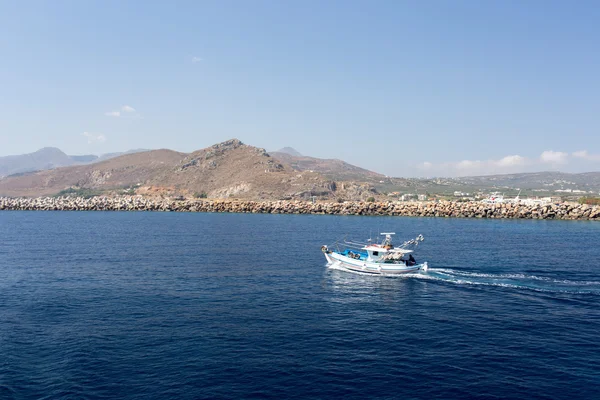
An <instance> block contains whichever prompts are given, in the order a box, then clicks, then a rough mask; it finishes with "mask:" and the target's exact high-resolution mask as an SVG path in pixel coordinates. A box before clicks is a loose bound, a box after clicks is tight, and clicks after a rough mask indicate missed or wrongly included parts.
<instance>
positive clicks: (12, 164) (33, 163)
mask: <svg viewBox="0 0 600 400" xmlns="http://www.w3.org/2000/svg"><path fill="white" fill-rule="evenodd" d="M74 163H75V161H74V160H73V159H71V158H70V157H69V156H68V155H66V154H65V153H63V152H62V151H61V150H59V149H57V148H55V147H44V148H43V149H40V150H38V151H36V152H34V153H29V154H22V155H18V156H6V157H0V177H2V176H7V175H12V174H19V173H24V172H31V171H38V170H44V169H50V168H57V167H65V166H69V165H73V164H74Z"/></svg>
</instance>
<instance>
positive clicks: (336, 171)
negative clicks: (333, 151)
mask: <svg viewBox="0 0 600 400" xmlns="http://www.w3.org/2000/svg"><path fill="white" fill-rule="evenodd" d="M270 154H271V156H273V157H274V158H275V159H277V160H279V162H280V163H281V164H283V165H286V166H288V167H290V168H291V169H293V170H295V171H314V172H318V173H320V174H322V175H323V176H325V177H327V178H329V179H332V180H336V181H358V182H373V183H374V182H379V181H380V180H381V179H383V178H385V176H384V175H382V174H379V173H377V172H373V171H369V170H367V169H364V168H360V167H357V166H355V165H352V164H348V163H347V162H345V161H342V160H336V159H323V158H315V157H307V156H303V155H300V153H298V152H297V151H296V150H294V149H291V148H283V149H281V150H280V151H274V152H271V153H270ZM296 154H298V155H296Z"/></svg>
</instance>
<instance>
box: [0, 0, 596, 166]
mask: <svg viewBox="0 0 600 400" xmlns="http://www.w3.org/2000/svg"><path fill="white" fill-rule="evenodd" d="M598 20H600V5H599V4H598V3H596V2H593V1H581V2H578V3H577V4H570V3H566V2H558V1H541V0H533V1H530V2H527V3H518V2H485V3H481V2H476V1H473V0H471V1H453V2H429V3H423V2H416V1H407V2H397V1H378V2H372V3H368V2H353V1H339V2H336V1H329V2H317V1H306V2H294V3H292V2H285V3H280V2H275V1H257V2H228V1H225V2H222V1H221V2H216V1H207V2H195V1H180V2H176V3H174V4H167V3H163V2H141V1H130V2H118V1H90V2H67V1H57V2H48V1H32V2H28V3H27V4H22V3H18V2H2V3H0V52H1V54H2V55H3V57H2V59H3V62H2V63H0V87H1V88H2V89H1V91H0V93H1V95H0V144H1V145H0V156H5V155H12V154H23V153H31V152H34V151H36V150H38V149H39V148H42V147H58V148H60V149H61V150H63V151H65V152H66V153H68V154H102V153H111V152H120V151H126V150H128V149H134V148H170V149H173V150H178V151H183V152H190V151H193V150H196V149H199V148H203V147H206V146H210V145H212V144H214V143H217V142H221V141H224V140H227V139H230V138H234V137H237V138H239V139H241V140H242V141H243V142H245V143H247V144H250V145H254V146H259V147H264V148H267V149H269V150H273V149H278V148H282V147H285V146H290V147H293V148H294V149H296V150H298V151H299V152H300V153H302V154H305V155H309V156H314V157H321V158H339V159H343V160H345V161H347V162H350V163H352V164H355V165H358V166H361V167H364V168H368V169H371V170H374V171H377V172H381V173H384V174H387V175H391V176H460V175H479V174H491V173H498V174H500V173H511V172H527V171H542V170H561V171H565V172H584V171H598V170H600V135H599V134H598V126H599V124H598V117H597V114H598V109H600V107H599V106H600V77H599V75H598V73H597V71H598V70H600V54H599V53H598V52H597V51H596V49H598V48H599V47H600V33H599V32H600V31H599V30H598V29H597V21H598Z"/></svg>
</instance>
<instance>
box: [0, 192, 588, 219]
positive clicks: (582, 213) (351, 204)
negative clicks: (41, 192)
mask: <svg viewBox="0 0 600 400" xmlns="http://www.w3.org/2000/svg"><path fill="white" fill-rule="evenodd" d="M0 210H32V211H34V210H56V211H179V212H229V213H262V214H328V215H388V216H414V217H444V218H447V217H453V218H518V219H563V220H596V221H600V206H589V205H585V204H583V205H582V204H576V203H562V204H544V205H542V204H536V205H530V204H522V203H499V204H484V203H481V202H450V201H440V202H406V203H404V202H358V201H346V202H343V203H333V202H317V203H312V202H305V201H289V200H280V201H277V200H264V201H250V200H207V199H186V200H173V199H159V198H148V197H142V196H115V197H92V198H87V199H85V198H79V197H39V198H6V197H0Z"/></svg>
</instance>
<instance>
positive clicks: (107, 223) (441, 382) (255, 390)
mask: <svg viewBox="0 0 600 400" xmlns="http://www.w3.org/2000/svg"><path fill="white" fill-rule="evenodd" d="M389 231H391V232H396V237H395V238H396V242H401V241H403V240H407V239H411V238H414V237H416V236H417V235H419V234H422V235H423V236H424V237H425V240H424V241H423V242H422V243H421V244H420V245H419V247H418V248H417V251H416V252H415V255H416V259H417V262H422V261H427V262H428V264H429V270H428V271H427V272H426V273H418V274H410V275H407V276H401V277H398V276H373V275H363V274H357V273H351V272H347V271H344V270H340V269H335V268H331V267H328V266H327V265H326V261H325V258H324V256H323V254H322V252H321V250H320V248H321V246H322V245H324V244H328V245H332V244H333V243H334V242H336V241H339V240H340V239H343V238H344V237H347V238H348V239H353V240H366V239H369V238H373V239H376V238H377V237H378V233H380V232H389ZM107 398H116V399H241V398H255V399H325V398H344V399H366V398H369V399H468V398H481V399H505V398H520V399H571V400H572V399H599V398H600V223H598V222H591V221H522V220H484V219H447V218H416V217H365V216H325V215H261V214H208V213H207V214H204V213H160V212H155V213H152V212H19V211H2V212H0V399H107Z"/></svg>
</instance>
